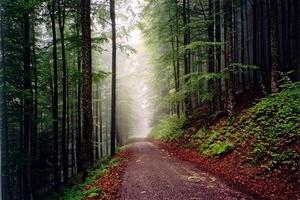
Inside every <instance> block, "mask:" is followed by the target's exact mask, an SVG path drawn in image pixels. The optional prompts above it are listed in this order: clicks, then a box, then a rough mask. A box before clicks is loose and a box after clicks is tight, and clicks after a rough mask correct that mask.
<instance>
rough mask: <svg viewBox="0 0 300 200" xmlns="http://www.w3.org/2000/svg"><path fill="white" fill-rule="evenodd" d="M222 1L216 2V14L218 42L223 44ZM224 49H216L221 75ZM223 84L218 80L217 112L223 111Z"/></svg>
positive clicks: (218, 71)
mask: <svg viewBox="0 0 300 200" xmlns="http://www.w3.org/2000/svg"><path fill="white" fill-rule="evenodd" d="M220 5H221V4H220V0H217V1H216V2H215V13H216V42H221V6H220ZM221 54H222V49H221V46H219V45H218V46H217V48H216V60H217V64H216V73H218V74H220V73H221V66H222V63H221V62H222V60H221ZM221 97H222V82H221V79H220V78H218V79H217V81H216V99H217V110H221V109H222V107H223V106H221V104H222V99H221Z"/></svg>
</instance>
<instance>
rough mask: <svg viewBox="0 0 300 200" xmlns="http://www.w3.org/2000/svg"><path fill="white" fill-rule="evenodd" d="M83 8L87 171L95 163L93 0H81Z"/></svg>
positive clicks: (83, 151)
mask: <svg viewBox="0 0 300 200" xmlns="http://www.w3.org/2000/svg"><path fill="white" fill-rule="evenodd" d="M81 8H82V58H83V59H82V70H83V88H84V90H83V92H82V96H83V102H82V105H83V135H82V151H81V156H82V164H83V169H84V170H85V171H86V169H88V168H89V167H91V166H92V164H93V158H94V156H93V143H92V139H93V116H92V114H93V112H92V46H91V18H90V12H91V2H90V0H81Z"/></svg>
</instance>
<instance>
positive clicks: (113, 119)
mask: <svg viewBox="0 0 300 200" xmlns="http://www.w3.org/2000/svg"><path fill="white" fill-rule="evenodd" d="M110 18H111V28H112V82H111V133H110V137H111V144H110V145H111V152H110V153H111V156H114V155H115V153H116V149H115V147H116V68H117V66H116V65H117V59H116V56H117V47H116V46H117V45H116V21H115V20H116V19H115V18H116V17H115V0H110Z"/></svg>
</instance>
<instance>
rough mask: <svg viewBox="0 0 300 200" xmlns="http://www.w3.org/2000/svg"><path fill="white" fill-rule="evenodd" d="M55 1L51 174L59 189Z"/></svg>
mask: <svg viewBox="0 0 300 200" xmlns="http://www.w3.org/2000/svg"><path fill="white" fill-rule="evenodd" d="M55 10H56V6H55V0H52V5H51V11H50V17H51V25H52V43H53V96H52V103H53V105H52V123H53V174H54V187H55V190H56V191H57V190H58V188H59V169H58V87H57V81H58V69H57V68H58V61H57V39H56V27H55Z"/></svg>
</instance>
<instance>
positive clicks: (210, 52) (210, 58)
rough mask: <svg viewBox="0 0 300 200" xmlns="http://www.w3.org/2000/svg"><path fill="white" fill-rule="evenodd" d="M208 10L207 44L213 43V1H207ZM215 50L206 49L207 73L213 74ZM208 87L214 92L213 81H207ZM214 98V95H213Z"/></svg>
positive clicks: (211, 103)
mask: <svg viewBox="0 0 300 200" xmlns="http://www.w3.org/2000/svg"><path fill="white" fill-rule="evenodd" d="M208 10H209V21H210V22H209V26H208V30H207V32H208V40H209V42H214V23H213V21H214V16H213V12H214V4H213V0H209V1H208ZM214 53H215V48H214V46H213V45H210V46H209V48H208V72H209V73H214V66H215V59H214V57H215V55H214ZM208 87H209V92H212V93H213V92H214V81H213V80H209V81H208ZM213 96H214V95H213ZM214 100H215V98H213V99H212V101H210V113H211V114H213V113H214V111H215V101H214Z"/></svg>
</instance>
